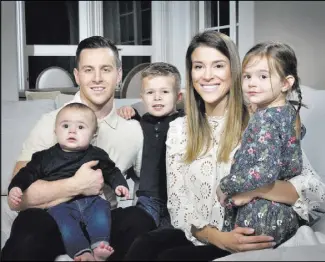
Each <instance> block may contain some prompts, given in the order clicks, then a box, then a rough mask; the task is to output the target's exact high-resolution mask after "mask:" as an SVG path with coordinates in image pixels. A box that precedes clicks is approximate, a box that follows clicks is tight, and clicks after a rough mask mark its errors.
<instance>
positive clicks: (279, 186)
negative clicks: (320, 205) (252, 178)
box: [232, 180, 299, 206]
mask: <svg viewBox="0 0 325 262" xmlns="http://www.w3.org/2000/svg"><path fill="white" fill-rule="evenodd" d="M255 197H259V198H264V199H268V200H270V201H274V202H279V203H283V204H287V205H294V204H295V203H296V201H297V199H298V198H299V195H298V194H297V191H296V189H295V187H294V186H293V185H292V184H291V183H290V182H288V181H282V180H276V181H275V182H274V183H272V184H270V185H266V186H263V187H261V188H258V189H255V190H253V191H249V192H245V193H239V194H237V195H235V196H233V197H232V200H233V201H234V203H235V205H237V206H242V205H244V204H247V203H248V202H250V201H251V200H252V199H253V198H255Z"/></svg>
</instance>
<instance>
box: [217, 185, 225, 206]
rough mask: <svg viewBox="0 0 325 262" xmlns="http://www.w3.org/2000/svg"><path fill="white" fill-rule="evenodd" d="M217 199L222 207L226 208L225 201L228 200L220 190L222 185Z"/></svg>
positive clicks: (218, 190)
mask: <svg viewBox="0 0 325 262" xmlns="http://www.w3.org/2000/svg"><path fill="white" fill-rule="evenodd" d="M217 197H218V200H219V202H220V205H221V206H223V207H224V206H225V200H226V199H227V195H226V194H224V193H223V192H222V190H221V188H220V185H219V186H218V187H217Z"/></svg>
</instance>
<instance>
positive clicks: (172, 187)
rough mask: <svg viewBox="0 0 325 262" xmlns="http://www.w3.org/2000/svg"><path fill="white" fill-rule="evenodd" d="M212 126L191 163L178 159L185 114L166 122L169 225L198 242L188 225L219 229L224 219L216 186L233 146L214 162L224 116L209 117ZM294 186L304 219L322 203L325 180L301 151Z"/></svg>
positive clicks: (297, 208)
mask: <svg viewBox="0 0 325 262" xmlns="http://www.w3.org/2000/svg"><path fill="white" fill-rule="evenodd" d="M208 120H209V123H210V125H211V127H212V130H213V138H214V139H213V146H212V147H211V149H210V150H209V151H208V152H207V154H205V155H204V156H201V157H199V158H198V159H196V160H195V161H194V162H192V163H191V164H184V162H183V161H182V159H183V157H184V154H185V148H186V139H187V136H186V117H180V118H177V119H176V120H174V121H173V122H171V123H170V128H169V131H168V134H167V141H166V145H167V153H166V168H167V193H168V203H167V206H168V210H169V213H170V216H171V222H172V225H173V226H174V227H175V228H179V229H182V230H183V231H184V232H185V234H186V237H187V238H188V239H189V240H191V241H192V242H193V243H194V244H195V245H202V244H203V243H202V242H200V241H198V240H197V239H196V238H195V237H194V236H192V234H191V225H193V226H195V227H196V228H203V227H204V226H206V225H211V226H214V227H216V228H218V229H219V230H221V228H222V225H223V221H224V208H223V207H222V206H221V205H220V203H219V202H218V199H217V196H216V188H217V186H218V184H219V182H220V179H221V178H223V177H224V176H226V175H227V174H228V173H229V171H230V167H231V159H232V158H233V156H234V154H235V152H236V150H237V148H235V149H234V150H233V152H232V153H231V155H230V161H229V162H228V163H217V162H216V159H217V151H218V145H219V140H220V136H221V133H222V131H223V126H224V123H225V118H224V117H209V119H208ZM289 181H290V182H291V183H292V184H293V186H294V187H295V188H296V190H297V193H298V194H299V199H298V200H297V201H296V203H295V205H294V206H293V208H294V210H295V211H296V212H297V214H298V215H299V216H300V217H302V218H303V219H305V220H308V213H309V211H311V210H313V209H315V208H318V207H320V205H321V204H322V205H324V201H325V184H324V183H323V182H322V181H321V179H320V177H319V176H318V175H317V174H316V172H315V171H314V170H313V168H312V167H311V165H310V163H309V161H308V159H307V158H306V155H305V154H304V153H303V171H302V174H301V175H299V176H296V177H294V178H292V179H291V180H289Z"/></svg>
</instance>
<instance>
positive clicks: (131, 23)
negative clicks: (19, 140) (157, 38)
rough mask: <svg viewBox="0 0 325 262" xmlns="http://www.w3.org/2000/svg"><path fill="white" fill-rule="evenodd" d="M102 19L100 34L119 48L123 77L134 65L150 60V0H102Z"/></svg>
mask: <svg viewBox="0 0 325 262" xmlns="http://www.w3.org/2000/svg"><path fill="white" fill-rule="evenodd" d="M103 21H104V23H103V30H104V36H105V37H108V38H109V39H112V40H113V41H114V42H115V43H116V44H117V45H118V46H119V48H120V56H121V60H122V65H123V66H122V69H123V80H124V78H125V77H126V76H127V74H128V73H129V72H130V70H131V69H132V68H133V67H135V66H136V65H138V64H141V63H145V62H151V55H152V49H151V48H150V47H151V43H152V39H151V38H152V37H151V35H152V34H151V1H103ZM136 49H137V50H138V51H137V52H135V51H134V50H136Z"/></svg>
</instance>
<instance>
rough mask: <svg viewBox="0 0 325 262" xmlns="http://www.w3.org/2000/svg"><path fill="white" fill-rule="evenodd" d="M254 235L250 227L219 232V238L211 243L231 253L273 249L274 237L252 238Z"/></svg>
mask: <svg viewBox="0 0 325 262" xmlns="http://www.w3.org/2000/svg"><path fill="white" fill-rule="evenodd" d="M253 233H254V229H252V228H248V227H237V228H235V229H234V230H232V231H231V232H220V231H218V234H216V235H218V236H217V237H215V239H213V238H212V239H211V240H210V243H211V244H214V245H215V246H217V247H219V248H222V249H224V250H227V251H229V252H231V253H236V252H243V251H250V250H259V249H265V248H272V247H273V246H274V245H275V242H272V241H273V237H270V236H250V235H251V234H253Z"/></svg>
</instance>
